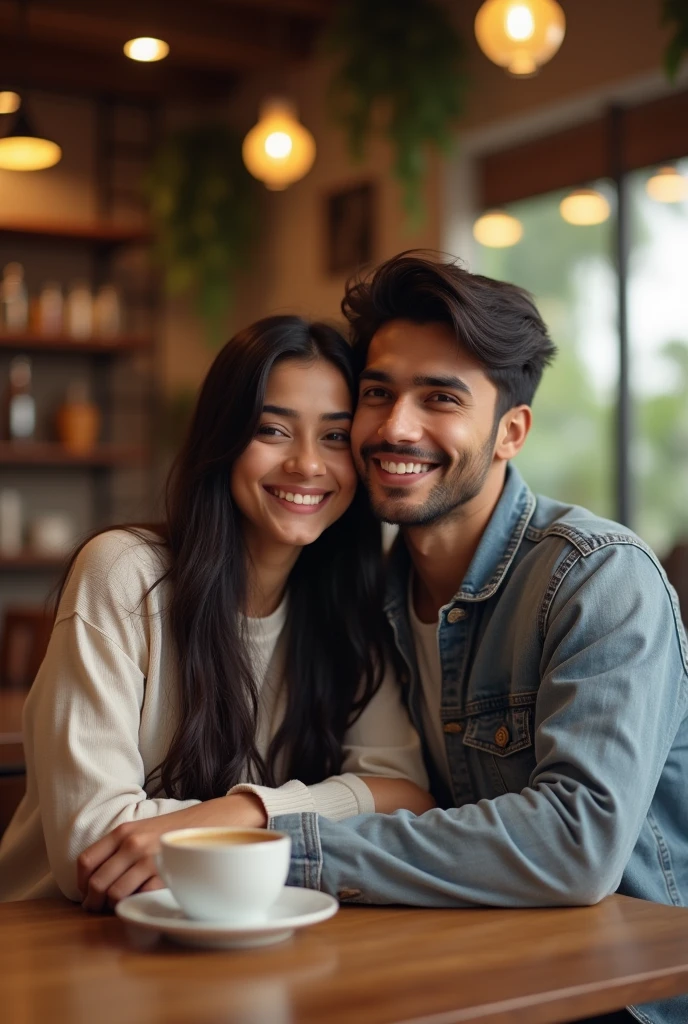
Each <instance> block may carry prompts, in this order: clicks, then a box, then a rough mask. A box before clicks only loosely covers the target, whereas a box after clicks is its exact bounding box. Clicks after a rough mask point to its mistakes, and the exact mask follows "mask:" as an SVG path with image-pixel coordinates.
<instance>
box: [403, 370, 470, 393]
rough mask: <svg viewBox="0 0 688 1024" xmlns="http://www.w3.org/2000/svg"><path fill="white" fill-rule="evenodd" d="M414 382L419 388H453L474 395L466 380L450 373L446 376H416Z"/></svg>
mask: <svg viewBox="0 0 688 1024" xmlns="http://www.w3.org/2000/svg"><path fill="white" fill-rule="evenodd" d="M413 383H414V384H415V386H416V387H417V388H452V389H453V390H454V391H463V393H464V394H466V395H470V396H471V397H473V392H472V391H471V389H470V388H469V386H468V384H467V383H466V381H465V380H461V378H460V377H455V376H454V375H453V374H449V375H448V376H446V377H444V376H443V377H423V376H416V377H414V378H413Z"/></svg>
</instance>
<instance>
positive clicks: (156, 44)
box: [124, 36, 170, 64]
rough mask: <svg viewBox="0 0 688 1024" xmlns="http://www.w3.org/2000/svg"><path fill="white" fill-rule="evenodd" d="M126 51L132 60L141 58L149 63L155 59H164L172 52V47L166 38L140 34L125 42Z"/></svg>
mask: <svg viewBox="0 0 688 1024" xmlns="http://www.w3.org/2000/svg"><path fill="white" fill-rule="evenodd" d="M124 52H125V54H126V55H127V57H130V58H131V59H132V60H140V61H143V62H144V63H147V64H149V63H151V62H152V61H154V60H163V59H164V58H165V57H166V56H167V54H168V53H169V52H170V48H169V46H168V44H167V43H166V42H165V40H164V39H154V38H153V37H152V36H138V37H137V38H136V39H130V40H129V42H127V43H125V44H124Z"/></svg>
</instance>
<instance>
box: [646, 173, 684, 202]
mask: <svg viewBox="0 0 688 1024" xmlns="http://www.w3.org/2000/svg"><path fill="white" fill-rule="evenodd" d="M645 190H646V192H647V194H648V195H649V196H650V198H651V199H655V200H656V201H657V202H658V203H681V202H683V200H684V199H688V178H686V177H685V175H683V174H680V173H679V171H677V170H676V168H675V167H660V168H659V169H658V170H657V171H656V172H655V173H654V174H653V175H652V177H651V178H650V179H649V181H648V182H647V184H646V185H645Z"/></svg>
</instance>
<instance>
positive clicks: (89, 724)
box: [24, 613, 198, 899]
mask: <svg viewBox="0 0 688 1024" xmlns="http://www.w3.org/2000/svg"><path fill="white" fill-rule="evenodd" d="M144 686H145V678H144V675H143V673H142V672H141V670H140V668H139V667H138V666H137V665H136V664H135V663H134V662H133V661H132V660H131V659H130V658H129V657H128V655H127V654H126V653H125V652H124V651H123V650H122V649H121V648H120V647H119V646H118V645H117V644H116V643H115V642H114V641H113V640H112V639H111V638H110V637H108V636H106V635H105V634H104V633H103V632H102V631H101V630H100V629H99V628H97V627H96V626H94V625H93V624H91V623H89V622H87V621H84V619H83V618H81V616H80V615H79V614H77V613H74V614H72V615H70V616H69V617H67V618H62V619H60V621H58V622H57V624H56V626H55V628H54V630H53V633H52V637H51V639H50V643H49V646H48V651H47V654H46V657H45V659H44V661H43V664H42V666H41V668H40V670H39V673H38V676H37V677H36V680H35V682H34V684H33V686H32V688H31V691H30V695H29V698H28V700H27V705H26V712H25V715H24V741H25V745H26V755H27V765H28V770H29V772H33V774H34V780H30V783H31V781H33V782H34V783H35V785H36V787H37V789H38V801H39V806H40V810H41V820H42V825H43V831H44V836H45V843H46V848H47V853H48V860H49V862H50V868H51V871H52V872H53V874H54V876H55V879H56V880H57V883H58V885H59V886H60V889H61V890H62V892H63V893H64V894H65V896H67V897H69V898H70V899H79V898H80V895H79V890H78V888H77V885H76V860H77V857H78V856H79V854H80V853H81V852H82V851H83V850H85V849H86V847H87V846H90V845H91V843H94V842H96V840H98V839H100V838H102V836H104V835H106V834H107V833H108V832H110V831H111V830H112V829H113V828H115V827H116V826H117V825H121V824H122V823H123V822H125V821H137V820H141V819H142V818H150V817H154V816H155V815H158V814H167V813H169V812H170V811H176V810H180V809H182V808H184V807H190V806H192V805H193V804H196V803H198V801H197V800H167V799H148V797H147V795H146V793H145V791H144V789H143V785H144V779H145V769H144V765H143V761H142V759H141V754H140V751H139V746H138V736H139V727H140V720H141V707H142V704H143V696H144Z"/></svg>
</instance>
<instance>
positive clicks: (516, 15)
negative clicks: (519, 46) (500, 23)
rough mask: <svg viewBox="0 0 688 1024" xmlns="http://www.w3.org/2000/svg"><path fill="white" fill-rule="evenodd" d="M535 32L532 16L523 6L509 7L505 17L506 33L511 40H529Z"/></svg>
mask: <svg viewBox="0 0 688 1024" xmlns="http://www.w3.org/2000/svg"><path fill="white" fill-rule="evenodd" d="M534 31H535V22H534V21H533V15H532V14H531V13H530V11H529V10H528V8H527V7H525V6H524V5H523V4H516V5H515V6H514V7H510V8H509V10H508V11H507V15H506V32H507V35H508V36H510V37H511V39H517V40H519V41H521V40H523V39H530V37H531V36H532V34H533V32H534Z"/></svg>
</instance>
